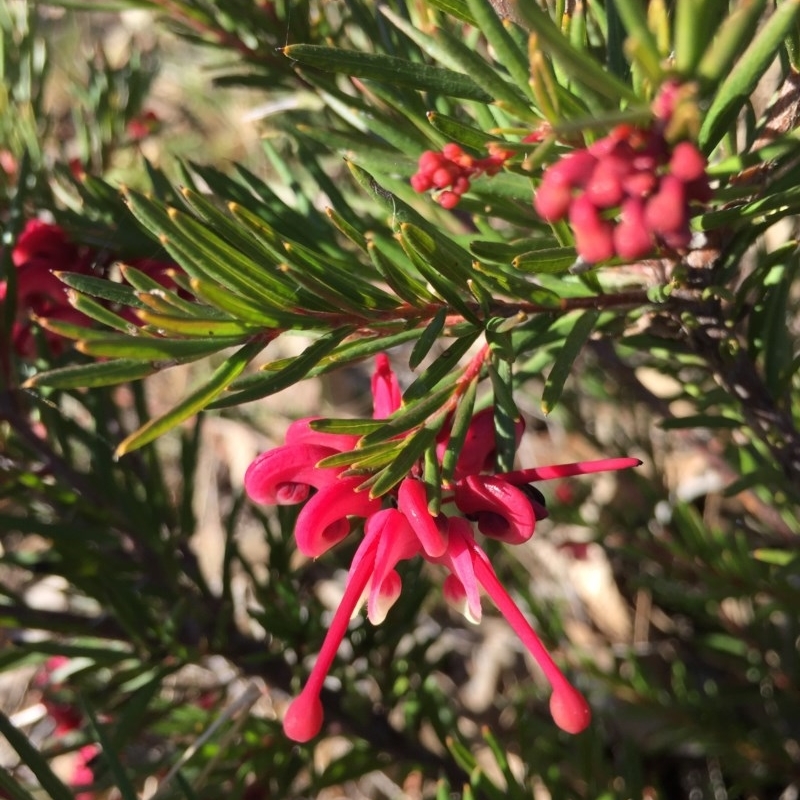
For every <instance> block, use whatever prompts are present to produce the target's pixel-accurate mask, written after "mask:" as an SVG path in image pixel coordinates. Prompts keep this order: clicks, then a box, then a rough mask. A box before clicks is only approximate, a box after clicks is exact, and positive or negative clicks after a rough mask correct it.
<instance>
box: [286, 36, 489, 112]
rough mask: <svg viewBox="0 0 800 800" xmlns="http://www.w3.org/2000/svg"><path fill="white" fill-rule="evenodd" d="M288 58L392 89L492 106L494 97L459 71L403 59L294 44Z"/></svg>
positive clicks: (290, 48) (289, 48)
mask: <svg viewBox="0 0 800 800" xmlns="http://www.w3.org/2000/svg"><path fill="white" fill-rule="evenodd" d="M281 52H282V53H283V55H285V56H286V57H287V58H291V59H292V60H294V61H298V62H300V63H301V64H307V65H309V66H312V67H316V68H317V69H323V70H327V71H329V72H341V73H344V74H345V75H352V76H354V77H358V78H367V79H369V80H375V81H382V82H384V83H387V84H389V85H390V86H396V85H401V86H408V87H410V88H413V89H419V90H420V91H428V92H436V93H437V94H441V95H443V96H445V97H460V98H462V99H464V100H477V101H478V102H481V103H491V102H492V99H493V98H492V96H491V95H490V94H487V93H486V92H485V91H484V90H483V89H481V87H480V86H479V85H478V84H477V83H475V81H473V80H472V78H470V77H469V75H465V74H463V73H460V72H454V71H453V70H449V69H444V68H443V67H433V66H429V65H427V64H419V63H415V62H411V61H407V60H406V59H404V58H396V57H395V56H387V55H382V54H378V53H363V52H359V51H356V50H340V49H338V48H335V47H324V46H322V45H315V44H292V45H289V46H288V47H284V48H282V50H281Z"/></svg>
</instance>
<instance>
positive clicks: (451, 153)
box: [442, 142, 464, 161]
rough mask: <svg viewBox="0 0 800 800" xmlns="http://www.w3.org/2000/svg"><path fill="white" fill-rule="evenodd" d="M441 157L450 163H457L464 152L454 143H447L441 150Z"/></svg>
mask: <svg viewBox="0 0 800 800" xmlns="http://www.w3.org/2000/svg"><path fill="white" fill-rule="evenodd" d="M442 155H443V156H444V157H445V158H447V159H449V160H450V161H458V160H459V159H460V158H461V157H462V156H463V155H464V151H463V150H462V149H461V148H460V147H459V146H458V145H457V144H455V142H448V143H447V144H446V145H445V146H444V147H443V148H442Z"/></svg>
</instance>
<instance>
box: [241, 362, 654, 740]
mask: <svg viewBox="0 0 800 800" xmlns="http://www.w3.org/2000/svg"><path fill="white" fill-rule="evenodd" d="M372 394H373V402H374V416H375V417H376V418H384V417H386V416H389V415H390V414H391V413H392V412H394V411H396V410H397V409H398V408H399V407H400V404H401V396H400V388H399V385H398V382H397V378H396V376H395V375H394V373H393V372H392V370H391V367H390V365H389V360H388V358H387V357H386V355H383V354H381V355H379V356H378V357H377V358H376V370H375V374H374V375H373V378H372ZM492 417H493V412H492V409H487V410H486V411H483V412H480V413H478V414H476V415H475V417H474V418H473V420H472V423H471V425H470V428H469V430H468V432H467V436H466V442H467V444H465V446H464V448H463V450H462V453H461V454H460V456H459V458H458V460H457V464H456V469H455V473H454V481H455V482H454V484H453V485H452V486H447V487H443V494H442V506H443V507H446V508H447V509H448V511H450V509H452V512H451V513H450V514H448V515H446V514H444V513H440V514H438V515H437V516H434V515H432V514H431V512H430V510H429V507H428V492H427V489H426V485H425V483H424V481H423V480H422V478H421V470H420V469H418V468H417V467H414V468H412V470H411V471H410V473H409V475H408V476H407V477H406V478H404V479H403V480H402V481H400V483H399V485H398V486H397V488H396V489H394V490H393V491H392V492H390V493H389V494H388V495H387V496H386V498H372V497H370V496H369V493H368V492H366V491H363V490H360V487H361V485H362V484H363V482H364V477H363V476H356V477H354V476H348V475H346V474H345V472H346V468H345V467H318V466H317V464H318V463H319V462H320V461H321V460H322V459H324V458H327V457H328V456H331V455H334V454H335V453H343V452H347V451H348V450H352V449H354V448H355V446H356V443H357V441H358V437H356V436H343V435H338V434H329V433H323V432H319V431H314V430H313V429H312V428H311V427H310V422H311V421H312V420H311V419H303V420H298V421H297V422H295V423H293V424H292V425H291V426H290V427H289V430H288V431H287V434H286V439H285V443H284V444H283V445H282V446H280V447H276V448H274V449H273V450H270V451H268V452H266V453H263V454H261V455H260V456H258V458H256V460H255V461H254V462H253V463H252V464H251V465H250V467H249V469H248V470H247V473H246V475H245V488H246V490H247V493H248V495H249V496H250V498H251V499H252V500H254V501H256V502H259V503H267V504H271V505H276V504H292V503H301V502H305V503H306V504H305V506H304V507H303V509H302V510H301V512H300V514H299V516H298V518H297V525H296V528H295V539H296V541H297V546H298V549H299V550H300V551H301V552H302V553H304V554H305V555H307V556H310V557H314V558H315V557H317V556H319V555H322V553H324V552H325V551H327V550H328V549H330V548H331V547H332V546H333V545H334V544H336V543H337V542H339V541H341V540H342V539H344V538H345V537H346V536H348V535H349V534H350V533H351V531H352V530H353V529H355V527H356V525H355V524H354V520H358V519H363V520H364V524H363V529H364V536H363V539H362V540H361V543H360V544H359V546H358V548H357V550H356V553H355V556H354V557H353V561H352V564H351V566H350V571H349V573H348V577H347V583H346V586H345V591H344V595H343V597H342V600H341V602H340V604H339V606H338V608H337V609H336V612H335V613H334V616H333V620H332V622H331V625H330V628H329V629H328V632H327V635H326V636H325V640H324V642H323V643H322V647H321V648H320V652H319V655H318V656H317V660H316V662H315V663H314V666H313V668H312V670H311V674H310V676H309V678H308V681H307V682H306V685H305V686H304V688H303V690H302V691H301V692H300V694H299V695H298V696H297V697H296V698H295V699H294V700H293V701H292V703H291V704H290V706H289V708H288V709H287V711H286V714H285V716H284V720H283V728H284V731H285V732H286V735H287V736H288V737H289V738H290V739H293V740H295V741H298V742H305V741H308V740H309V739H311V738H313V737H314V736H316V735H317V733H319V731H320V729H321V727H322V722H323V710H322V703H321V701H320V693H321V691H322V686H323V683H324V681H325V676H326V675H327V674H328V671H329V670H330V668H331V665H332V664H333V661H334V658H335V657H336V653H337V651H338V649H339V644H340V643H341V641H342V639H343V638H344V636H345V634H346V632H347V626H348V624H349V622H350V620H351V619H352V617H353V616H354V615H355V614H356V613H357V612H358V610H359V608H360V607H361V606H362V604H363V603H364V601H366V606H367V618H368V619H369V620H370V622H372V623H373V624H375V625H377V624H379V623H381V622H382V621H383V620H384V618H385V617H386V614H387V612H388V611H389V609H390V608H391V606H392V604H393V603H394V602H395V601H396V600H397V598H398V597H399V596H400V592H401V591H402V582H401V579H400V575H399V573H398V572H397V569H396V567H397V565H398V564H399V563H400V562H401V561H404V560H407V559H410V558H414V557H416V556H420V557H422V558H424V559H425V560H426V561H429V562H431V563H433V564H438V565H441V566H443V567H444V568H445V569H446V570H447V571H448V573H449V574H448V575H447V577H446V578H445V580H444V583H443V593H444V596H445V599H446V600H447V601H448V602H449V603H450V604H451V605H453V606H454V607H455V608H456V609H458V610H459V611H460V612H461V613H463V614H464V615H465V616H466V617H467V619H468V620H470V621H471V622H474V623H477V622H479V621H480V619H481V613H482V610H481V591H483V592H485V593H486V594H487V595H488V596H489V597H490V598H491V599H492V601H493V602H494V604H495V606H496V607H497V608H498V610H499V611H500V612H501V613H502V614H503V616H504V617H505V618H506V619H507V620H508V622H509V624H510V625H511V627H512V628H513V629H514V631H515V632H516V633H517V635H518V636H519V637H520V640H521V641H522V642H523V644H525V646H526V647H527V648H528V650H529V651H530V653H531V655H533V657H534V658H535V659H536V660H537V662H538V663H539V664H540V666H541V667H542V670H543V672H544V674H545V676H546V677H547V679H548V681H549V682H550V684H551V686H552V689H553V694H552V696H551V698H550V711H551V714H552V716H553V719H554V721H555V722H556V724H557V725H558V726H559V727H560V728H562V729H563V730H565V731H567V732H569V733H579V732H580V731H582V730H583V729H584V728H585V727H586V726H587V725H588V724H589V721H590V717H591V713H590V711H589V706H588V704H587V703H586V700H585V699H584V698H583V696H582V695H581V694H580V692H578V691H577V689H575V688H574V687H573V686H572V685H571V684H570V683H569V681H568V680H567V678H566V677H565V676H564V674H563V673H562V672H561V671H560V670H559V668H558V667H557V666H556V664H555V662H554V661H553V659H552V658H551V656H550V654H549V653H548V652H547V650H546V649H545V648H544V646H543V645H542V643H541V641H540V640H539V637H538V636H537V635H536V632H535V631H534V630H533V628H532V627H531V625H530V623H529V622H528V621H527V619H526V618H525V616H524V615H523V613H522V612H521V611H520V610H519V608H518V607H517V606H516V604H515V603H514V601H513V599H512V598H511V596H510V595H509V594H508V592H507V591H506V589H505V588H504V587H503V585H502V584H501V583H500V581H499V579H498V578H497V575H496V574H495V571H494V569H493V568H492V565H491V563H490V561H489V558H488V556H487V555H486V553H485V552H484V551H483V550H482V549H481V547H480V545H479V544H478V543H477V541H476V538H475V532H474V530H473V527H472V524H471V523H472V522H475V523H476V525H477V528H478V530H479V531H480V532H481V533H482V534H484V535H485V536H489V537H491V538H494V539H499V540H500V541H503V542H506V543H507V544H521V543H522V542H526V541H528V539H530V538H531V536H532V535H533V532H534V528H535V526H536V520H537V519H542V518H544V517H545V516H547V511H546V510H545V508H544V501H543V498H542V497H541V495H540V494H539V493H538V490H536V489H534V488H533V487H532V486H530V485H529V484H530V483H532V482H533V481H539V480H549V479H551V478H563V477H568V476H571V475H583V474H588V473H592V472H601V471H606V470H617V469H626V468H628V467H632V466H636V465H638V464H639V463H641V462H639V461H638V460H637V459H634V458H614V459H601V460H599V461H587V462H581V463H577V464H561V465H557V466H551V467H539V468H535V469H528V470H518V471H515V472H508V473H499V474H487V473H488V472H490V471H491V469H492V465H493V462H494V453H495V442H494V423H493V421H492ZM521 435H522V430H521V428H520V429H519V430H518V436H521ZM446 445H447V442H446V441H444V442H441V441H440V442H439V444H438V448H437V452H438V455H439V457H440V458H441V456H442V454H443V452H444V448H445V447H446ZM312 491H314V492H315V493H314V494H313V495H312V494H311V492H312Z"/></svg>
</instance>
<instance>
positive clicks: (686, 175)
mask: <svg viewBox="0 0 800 800" xmlns="http://www.w3.org/2000/svg"><path fill="white" fill-rule="evenodd" d="M706 163H707V162H706V159H705V156H704V155H703V154H702V153H701V152H700V151H699V150H698V149H697V147H696V146H695V145H694V144H692V142H678V144H676V145H675V148H674V150H673V151H672V157H671V158H670V160H669V171H670V173H671V174H672V175H674V176H675V177H676V178H678V180H681V181H683V182H684V183H691V182H692V181H696V180H698V179H699V178H702V177H703V176H705V174H706Z"/></svg>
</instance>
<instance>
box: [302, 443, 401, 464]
mask: <svg viewBox="0 0 800 800" xmlns="http://www.w3.org/2000/svg"><path fill="white" fill-rule="evenodd" d="M402 446H403V445H402V441H389V442H378V443H376V444H371V445H369V446H367V447H358V448H356V449H355V450H348V451H347V452H345V453H336V455H333V456H328V457H327V458H323V459H322V461H320V462H319V464H318V466H320V467H351V466H352V468H353V470H354V471H358V470H360V469H368V470H369V469H377V468H380V467H384V466H386V464H388V463H389V462H390V461H392V460H393V459H394V458H395V456H396V455H397V453H398V452H399V451H400V449H401V448H402Z"/></svg>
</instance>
